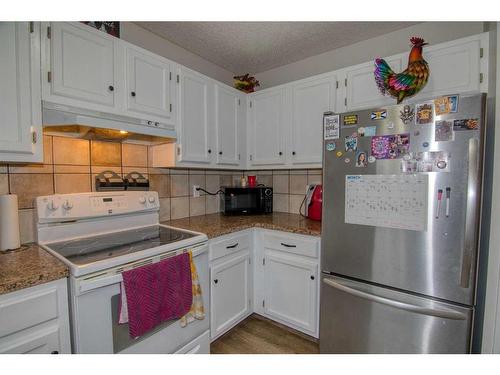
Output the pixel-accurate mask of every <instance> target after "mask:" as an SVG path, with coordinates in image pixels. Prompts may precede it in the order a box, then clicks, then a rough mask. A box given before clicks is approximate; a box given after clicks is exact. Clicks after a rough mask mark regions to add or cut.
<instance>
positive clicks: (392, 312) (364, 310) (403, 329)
mask: <svg viewBox="0 0 500 375" xmlns="http://www.w3.org/2000/svg"><path fill="white" fill-rule="evenodd" d="M471 321H472V309H471V308H465V307H460V306H455V305H451V304H448V303H444V302H438V301H434V300H431V299H426V298H422V297H417V296H414V295H411V294H406V293H402V292H397V291H394V290H391V289H386V288H381V287H376V286H373V285H369V284H365V283H359V282H354V281H351V280H347V279H343V278H339V277H329V276H323V280H322V283H321V319H320V352H321V353H468V352H469V345H470V341H469V336H470V330H471Z"/></svg>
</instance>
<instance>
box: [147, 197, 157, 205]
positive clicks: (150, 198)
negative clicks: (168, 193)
mask: <svg viewBox="0 0 500 375" xmlns="http://www.w3.org/2000/svg"><path fill="white" fill-rule="evenodd" d="M155 200H156V198H155V197H154V195H150V196H149V198H148V201H149V203H154V202H155Z"/></svg>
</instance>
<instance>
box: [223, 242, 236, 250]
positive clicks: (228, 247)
mask: <svg viewBox="0 0 500 375" xmlns="http://www.w3.org/2000/svg"><path fill="white" fill-rule="evenodd" d="M238 245H239V243H238V242H236V243H235V244H234V245H229V246H226V249H234V248H235V247H236V246H238Z"/></svg>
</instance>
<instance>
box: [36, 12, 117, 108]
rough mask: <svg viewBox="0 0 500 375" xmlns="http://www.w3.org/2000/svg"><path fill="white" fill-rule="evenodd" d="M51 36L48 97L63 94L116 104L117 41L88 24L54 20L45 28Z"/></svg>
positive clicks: (48, 36) (49, 37)
mask: <svg viewBox="0 0 500 375" xmlns="http://www.w3.org/2000/svg"><path fill="white" fill-rule="evenodd" d="M45 31H46V32H47V35H46V38H44V39H49V42H48V44H50V48H49V51H48V52H47V53H48V56H47V57H48V60H49V61H47V62H48V63H49V66H46V72H45V74H44V77H43V79H44V81H45V82H46V83H49V85H44V87H45V89H44V99H48V100H51V99H52V96H62V97H64V98H69V99H74V101H73V102H72V101H68V102H67V104H74V105H77V104H78V102H79V101H84V102H89V103H95V104H99V105H105V106H109V107H113V106H114V105H115V90H116V85H117V82H116V77H115V63H116V61H115V41H114V40H113V38H112V37H108V36H107V35H101V34H104V33H101V32H99V31H97V30H92V29H91V28H90V27H88V26H86V25H80V24H77V23H62V22H52V23H50V25H48V26H47V27H46V28H45Z"/></svg>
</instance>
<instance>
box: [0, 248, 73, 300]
mask: <svg viewBox="0 0 500 375" xmlns="http://www.w3.org/2000/svg"><path fill="white" fill-rule="evenodd" d="M23 246H25V248H21V249H19V250H15V251H11V252H0V294H5V293H10V292H14V291H16V290H19V289H24V288H29V287H31V286H35V285H38V284H43V283H48V282H49V281H54V280H58V279H61V278H63V277H68V275H69V270H68V268H67V267H66V265H65V264H64V263H62V262H61V261H59V260H58V259H57V258H56V257H54V256H52V255H51V254H49V253H48V252H47V251H45V250H44V249H42V248H41V247H39V246H38V245H37V244H34V243H30V244H26V245H23Z"/></svg>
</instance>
